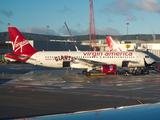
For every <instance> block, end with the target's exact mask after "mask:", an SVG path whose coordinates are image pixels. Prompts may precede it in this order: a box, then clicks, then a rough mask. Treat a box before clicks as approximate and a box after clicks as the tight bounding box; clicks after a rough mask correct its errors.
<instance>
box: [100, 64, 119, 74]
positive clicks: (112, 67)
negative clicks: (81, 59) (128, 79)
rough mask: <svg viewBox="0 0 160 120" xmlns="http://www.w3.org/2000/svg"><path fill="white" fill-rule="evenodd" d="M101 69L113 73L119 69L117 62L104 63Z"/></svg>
mask: <svg viewBox="0 0 160 120" xmlns="http://www.w3.org/2000/svg"><path fill="white" fill-rule="evenodd" d="M101 71H102V72H103V73H107V74H113V73H115V72H116V71H117V66H116V65H115V64H110V65H102V67H101Z"/></svg>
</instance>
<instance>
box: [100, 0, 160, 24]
mask: <svg viewBox="0 0 160 120" xmlns="http://www.w3.org/2000/svg"><path fill="white" fill-rule="evenodd" d="M135 11H137V12H140V11H143V12H147V13H160V3H158V1H157V0H136V1H134V2H130V1H129V0H116V1H114V2H112V3H110V4H108V5H106V6H105V7H104V8H102V9H99V12H100V13H104V14H106V13H108V12H111V13H114V14H119V15H123V16H125V17H126V18H125V20H128V21H131V20H132V21H135V20H137V17H136V15H135V13H134V12H135Z"/></svg>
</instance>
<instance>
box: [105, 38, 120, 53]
mask: <svg viewBox="0 0 160 120" xmlns="http://www.w3.org/2000/svg"><path fill="white" fill-rule="evenodd" d="M106 39H107V43H108V47H109V51H122V50H121V49H120V48H119V47H118V46H117V45H116V43H115V42H114V40H113V39H112V37H111V36H106Z"/></svg>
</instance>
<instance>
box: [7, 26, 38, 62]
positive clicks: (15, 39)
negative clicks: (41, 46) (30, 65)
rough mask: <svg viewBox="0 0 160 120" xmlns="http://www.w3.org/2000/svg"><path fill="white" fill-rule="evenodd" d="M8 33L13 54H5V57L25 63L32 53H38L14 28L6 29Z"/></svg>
mask: <svg viewBox="0 0 160 120" xmlns="http://www.w3.org/2000/svg"><path fill="white" fill-rule="evenodd" d="M8 31H9V35H10V39H11V42H12V47H13V51H14V52H13V53H7V54H5V56H6V57H8V58H12V59H15V60H18V61H23V62H25V61H27V60H28V59H29V58H30V57H31V56H32V55H33V54H34V53H36V52H38V50H36V49H34V48H33V47H32V46H31V45H30V43H29V42H28V41H27V40H26V39H25V38H24V37H23V35H22V34H21V33H20V32H19V31H18V29H17V28H16V27H8Z"/></svg>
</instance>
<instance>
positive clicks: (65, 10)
mask: <svg viewBox="0 0 160 120" xmlns="http://www.w3.org/2000/svg"><path fill="white" fill-rule="evenodd" d="M67 11H73V10H71V9H69V8H67V7H66V6H63V9H62V10H60V11H59V12H61V13H64V12H67Z"/></svg>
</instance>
